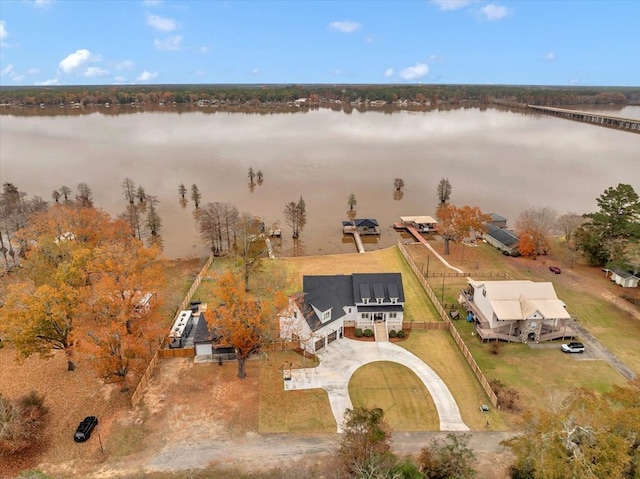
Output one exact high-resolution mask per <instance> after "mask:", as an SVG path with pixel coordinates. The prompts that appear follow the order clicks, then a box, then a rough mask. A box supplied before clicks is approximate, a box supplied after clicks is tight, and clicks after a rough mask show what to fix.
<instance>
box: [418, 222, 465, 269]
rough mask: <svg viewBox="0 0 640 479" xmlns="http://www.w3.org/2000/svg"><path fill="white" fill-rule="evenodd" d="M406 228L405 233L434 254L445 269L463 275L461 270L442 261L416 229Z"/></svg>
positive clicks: (444, 260)
mask: <svg viewBox="0 0 640 479" xmlns="http://www.w3.org/2000/svg"><path fill="white" fill-rule="evenodd" d="M406 228H407V231H409V233H411V234H412V235H413V236H414V237H415V239H417V240H418V241H419V242H420V243H422V244H423V245H425V246H426V247H427V248H429V249H430V250H431V252H432V253H433V254H434V256H435V257H436V258H438V259H439V260H440V261H441V262H442V264H443V265H445V266H446V267H447V268H451V269H452V270H454V271H457V272H458V273H464V271H463V270H461V269H460V268H456V267H455V266H451V265H450V264H449V262H448V261H447V260H446V259H444V258H443V257H442V256H441V255H440V253H438V252H437V251H436V250H434V249H433V248H432V247H431V245H430V244H429V242H428V241H427V240H426V239H424V237H423V236H422V235H421V234H420V233H418V230H417V229H415V228H414V227H413V226H406Z"/></svg>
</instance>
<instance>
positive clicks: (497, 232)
mask: <svg viewBox="0 0 640 479" xmlns="http://www.w3.org/2000/svg"><path fill="white" fill-rule="evenodd" d="M482 237H483V239H484V240H485V241H486V242H487V243H489V244H490V245H492V246H495V247H496V248H498V249H499V250H501V251H503V252H504V253H505V254H508V255H511V256H518V255H519V254H520V253H519V252H518V245H519V244H520V238H518V236H517V235H516V234H515V233H513V232H512V231H509V230H508V229H504V228H498V227H497V226H494V225H493V224H491V223H489V224H487V232H486V233H485V234H484V235H482Z"/></svg>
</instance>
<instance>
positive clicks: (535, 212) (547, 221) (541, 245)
mask: <svg viewBox="0 0 640 479" xmlns="http://www.w3.org/2000/svg"><path fill="white" fill-rule="evenodd" d="M557 217H558V214H557V213H556V212H555V210H553V209H551V208H546V207H545V208H529V209H527V210H524V211H523V212H522V213H520V216H518V219H516V233H517V234H518V236H519V237H520V244H519V246H518V250H519V251H520V254H522V255H523V256H533V257H534V258H536V257H537V256H539V255H541V254H545V253H546V252H547V251H548V250H549V235H550V234H551V232H552V230H553V227H554V226H555V224H556V218H557Z"/></svg>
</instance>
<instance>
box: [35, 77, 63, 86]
mask: <svg viewBox="0 0 640 479" xmlns="http://www.w3.org/2000/svg"><path fill="white" fill-rule="evenodd" d="M59 84H60V80H59V79H57V78H50V79H49V80H45V81H41V82H36V85H40V86H49V85H59Z"/></svg>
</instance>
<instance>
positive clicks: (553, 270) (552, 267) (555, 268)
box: [549, 266, 562, 274]
mask: <svg viewBox="0 0 640 479" xmlns="http://www.w3.org/2000/svg"><path fill="white" fill-rule="evenodd" d="M549 271H551V272H552V273H555V274H560V273H561V272H562V271H560V268H558V267H557V266H549Z"/></svg>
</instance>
